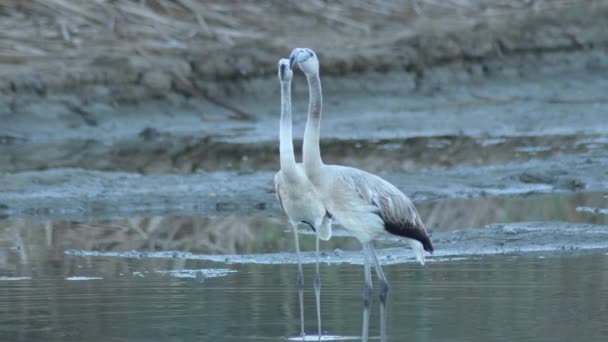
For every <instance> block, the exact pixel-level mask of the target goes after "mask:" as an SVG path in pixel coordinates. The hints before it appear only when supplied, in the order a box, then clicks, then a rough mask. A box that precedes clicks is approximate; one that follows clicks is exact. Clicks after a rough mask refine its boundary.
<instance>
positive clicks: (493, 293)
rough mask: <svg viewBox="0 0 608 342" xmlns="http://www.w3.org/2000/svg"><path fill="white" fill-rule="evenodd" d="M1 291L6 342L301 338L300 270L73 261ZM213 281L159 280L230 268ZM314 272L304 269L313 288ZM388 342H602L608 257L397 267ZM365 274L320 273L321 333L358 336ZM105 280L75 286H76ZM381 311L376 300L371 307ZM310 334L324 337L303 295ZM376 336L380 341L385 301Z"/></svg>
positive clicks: (0, 285) (353, 269)
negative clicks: (75, 277) (177, 272)
mask: <svg viewBox="0 0 608 342" xmlns="http://www.w3.org/2000/svg"><path fill="white" fill-rule="evenodd" d="M31 267H32V270H33V274H32V279H31V280H27V279H24V280H12V281H11V280H0V308H1V309H0V310H1V312H2V320H1V321H0V337H1V340H3V341H281V340H285V339H286V337H289V336H293V335H295V334H296V333H297V332H298V331H299V321H298V317H297V312H298V308H297V305H298V304H297V295H296V289H295V288H294V286H293V284H294V281H293V280H294V270H295V268H294V267H293V266H291V265H228V266H227V265H218V264H217V263H201V262H185V263H183V264H180V263H179V262H177V263H176V261H174V260H160V261H159V260H125V259H106V258H77V257H68V258H66V259H65V260H64V261H63V262H62V263H59V264H57V263H49V264H47V265H46V266H43V265H37V266H33V265H32V266H31ZM226 267H228V268H229V269H230V270H232V271H235V272H231V273H227V274H225V275H224V276H220V277H215V278H204V277H199V278H179V277H174V276H170V275H163V274H158V273H156V272H155V271H156V270H159V269H162V270H168V269H180V268H188V269H205V268H206V269H209V268H226ZM311 271H312V269H311V268H310V267H305V273H306V275H308V276H309V277H307V280H308V285H310V275H311V274H312V273H311ZM385 272H387V276H388V277H389V279H390V281H391V285H392V292H391V294H390V305H389V337H390V340H391V341H403V340H414V341H425V340H428V341H526V340H529V341H560V340H561V341H573V340H576V339H581V340H585V341H605V340H606V338H608V325H607V324H606V317H608V316H607V313H608V292H607V291H606V288H608V277H606V274H607V272H608V256H607V255H603V254H595V255H579V256H569V257H557V258H539V257H498V256H490V257H480V258H472V259H467V260H461V261H452V262H442V263H434V264H430V265H427V266H426V267H424V268H423V267H421V266H418V265H412V264H409V265H389V266H386V267H385ZM361 273H362V272H361V267H357V266H355V265H331V266H323V267H322V279H323V281H324V282H323V290H322V308H323V324H324V325H323V327H324V330H325V331H326V332H327V333H329V334H333V335H339V336H353V335H357V334H359V333H360V321H361V301H360V295H361V285H362V284H361V281H362V274H361ZM73 275H80V276H87V277H90V276H95V277H99V278H103V279H91V280H73V281H70V280H66V278H67V277H68V276H73ZM374 299H375V298H374ZM305 303H306V307H305V312H306V314H307V315H306V327H307V331H309V332H313V331H315V330H316V325H315V317H314V314H313V313H314V306H313V303H314V296H313V293H312V291H309V290H308V288H307V291H306V293H305ZM373 304H374V305H373V308H372V319H371V326H370V329H371V330H370V331H371V334H372V335H375V336H377V333H378V326H379V324H378V307H377V304H378V301H377V300H375V302H374V303H373Z"/></svg>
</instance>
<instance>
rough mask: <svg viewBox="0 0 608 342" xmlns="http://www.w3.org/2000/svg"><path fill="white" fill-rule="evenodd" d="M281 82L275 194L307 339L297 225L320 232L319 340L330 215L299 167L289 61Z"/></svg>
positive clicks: (283, 66)
mask: <svg viewBox="0 0 608 342" xmlns="http://www.w3.org/2000/svg"><path fill="white" fill-rule="evenodd" d="M278 69H279V70H278V75H279V81H280V83H281V120H280V133H279V134H280V139H279V145H280V147H279V152H280V163H281V170H280V171H279V172H277V174H276V175H275V176H274V190H275V195H276V198H277V201H278V202H279V205H280V207H281V210H282V211H283V212H284V213H285V214H286V215H287V217H288V218H289V222H290V225H291V228H292V230H293V234H294V244H295V248H296V257H297V259H298V284H297V285H298V292H299V299H300V328H301V334H302V338H304V305H303V284H304V280H303V273H302V264H301V262H300V248H299V241H298V232H297V224H298V223H300V222H303V223H306V224H307V225H309V226H310V227H311V228H312V229H313V230H314V231H316V232H317V234H316V235H317V238H316V256H317V262H316V273H315V280H314V290H315V297H316V307H317V321H318V331H319V336H320V334H321V310H320V289H321V280H320V277H319V239H323V240H328V239H329V238H330V237H331V215H330V214H329V213H328V212H327V210H326V209H325V206H324V205H323V203H322V201H321V197H320V196H319V194H318V192H317V191H316V189H315V187H314V186H313V185H312V183H311V182H310V181H309V180H308V178H307V177H306V172H305V170H304V167H303V165H302V164H296V161H295V156H294V152H293V141H292V119H291V79H292V75H293V72H292V71H291V68H290V66H289V61H288V60H287V59H281V60H280V61H279V66H278Z"/></svg>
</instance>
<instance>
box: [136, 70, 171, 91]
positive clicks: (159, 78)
mask: <svg viewBox="0 0 608 342" xmlns="http://www.w3.org/2000/svg"><path fill="white" fill-rule="evenodd" d="M171 81H172V80H171V75H169V74H167V73H165V72H163V71H160V70H151V71H147V72H146V73H144V76H143V77H142V79H141V84H142V85H144V86H145V87H146V88H148V89H149V90H150V91H151V92H152V93H153V94H154V95H165V94H166V93H168V92H169V91H170V90H171Z"/></svg>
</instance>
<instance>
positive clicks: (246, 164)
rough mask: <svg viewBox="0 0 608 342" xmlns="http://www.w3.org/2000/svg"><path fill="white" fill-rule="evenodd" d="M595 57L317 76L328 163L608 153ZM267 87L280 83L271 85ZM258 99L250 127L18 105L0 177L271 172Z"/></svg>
mask: <svg viewBox="0 0 608 342" xmlns="http://www.w3.org/2000/svg"><path fill="white" fill-rule="evenodd" d="M592 56H593V54H583V53H569V54H564V55H562V57H563V58H562V59H560V61H559V62H558V63H556V64H550V63H548V64H547V65H545V68H546V70H544V71H543V70H536V71H534V72H532V71H529V72H525V73H522V74H521V75H519V76H513V77H510V78H509V77H504V76H500V77H499V76H480V78H474V79H470V78H469V79H466V78H465V79H463V80H462V81H461V82H458V81H457V80H450V81H445V82H442V83H438V86H437V87H435V88H433V90H432V92H428V93H424V92H416V91H414V90H413V89H414V88H413V87H414V86H413V83H407V82H405V83H404V82H403V79H404V78H406V79H407V74H405V73H403V72H395V73H388V74H378V73H373V74H361V75H359V76H358V77H357V78H355V77H352V78H348V79H346V78H329V79H325V78H324V84H327V86H326V87H325V93H326V94H325V97H324V98H325V106H324V118H323V131H322V137H323V151H324V154H325V159H326V160H327V161H329V162H333V163H344V164H351V165H358V166H360V167H364V168H367V169H368V170H370V171H378V170H380V168H383V169H384V168H386V169H387V170H390V171H399V170H401V171H403V170H420V169H425V168H443V167H450V166H458V165H463V164H464V165H488V164H491V163H503V162H508V161H512V160H521V161H525V160H528V159H529V158H530V157H540V158H544V157H551V156H556V155H562V154H585V153H587V152H589V151H590V150H593V149H602V148H605V144H606V140H605V139H604V137H605V135H606V133H607V132H608V121H606V120H605V118H606V117H608V99H606V95H605V94H606V93H608V82H607V81H606V79H607V78H606V76H607V75H608V74H606V70H608V68H606V69H604V70H603V71H602V70H599V71H597V72H590V71H588V70H583V69H579V70H577V69H576V68H575V67H572V63H571V62H572V61H573V60H575V59H578V60H584V59H585V58H591V57H592ZM568 61H570V62H568ZM535 63H536V64H537V65H539V64H542V60H539V59H536V62H535ZM268 82H272V84H273V85H272V86H271V87H270V88H272V89H274V88H275V87H276V80H274V78H273V80H272V81H270V80H268ZM378 84H381V86H374V87H370V85H378ZM439 84H440V85H441V86H439ZM252 88H254V89H257V88H260V87H258V86H252ZM261 88H263V87H261ZM295 88H296V89H295V92H294V106H295V107H294V111H295V117H294V120H295V123H294V130H295V133H294V135H295V137H296V145H297V146H298V147H299V145H300V140H299V139H301V137H302V132H303V127H304V123H305V120H306V117H305V115H304V113H305V112H306V103H307V97H308V94H307V89H306V83H305V81H304V80H303V79H301V78H300V79H298V80H297V82H296V83H295ZM274 90H276V89H274ZM263 99H264V100H263V101H260V100H259V98H257V97H256V96H243V97H239V98H238V99H235V103H236V104H237V105H238V106H239V107H242V108H248V109H250V110H251V111H252V112H255V113H259V114H256V117H257V120H256V121H251V122H242V121H234V120H227V119H226V117H225V116H224V115H225V114H227V112H226V110H225V109H224V110H222V109H220V108H218V107H214V106H213V105H210V104H208V103H206V104H205V103H204V101H201V100H199V99H185V98H184V99H181V100H179V99H176V100H175V103H173V104H172V102H167V101H161V100H156V101H147V102H145V103H142V104H140V105H133V106H127V107H116V108H114V107H111V106H108V105H104V104H100V103H97V104H90V105H89V106H76V105H75V104H74V103H75V102H74V101H68V100H66V99H64V100H62V101H63V102H61V101H60V102H57V103H55V104H52V103H45V104H40V103H37V102H31V103H30V102H22V103H20V104H18V105H17V106H18V108H19V113H13V114H9V115H5V116H4V117H3V122H2V128H3V129H2V130H0V172H19V171H27V170H44V169H49V168H65V167H70V168H74V167H76V168H86V169H95V170H104V171H127V172H139V173H191V172H196V171H199V170H205V171H216V170H237V171H241V172H251V171H254V170H272V169H275V168H276V165H278V163H277V160H276V158H277V151H276V148H277V145H278V143H277V125H278V123H277V121H278V120H277V106H278V99H277V97H276V93H275V92H273V93H272V95H270V94H266V95H264V96H263Z"/></svg>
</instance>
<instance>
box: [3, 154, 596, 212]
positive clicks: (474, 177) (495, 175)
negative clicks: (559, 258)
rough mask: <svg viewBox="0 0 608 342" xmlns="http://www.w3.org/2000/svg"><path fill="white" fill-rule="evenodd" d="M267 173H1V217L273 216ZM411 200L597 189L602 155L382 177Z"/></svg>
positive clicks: (272, 199) (84, 171)
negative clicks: (167, 214)
mask: <svg viewBox="0 0 608 342" xmlns="http://www.w3.org/2000/svg"><path fill="white" fill-rule="evenodd" d="M273 175H274V172H255V173H236V172H202V173H195V174H190V175H181V174H168V175H147V176H146V175H139V174H132V173H119V172H98V171H87V170H79V169H55V170H49V171H43V172H21V173H16V174H2V175H0V184H2V191H0V204H2V205H3V207H2V208H3V209H2V212H3V213H4V215H10V216H25V217H39V218H49V217H66V218H85V217H89V218H112V217H128V216H131V215H159V214H165V213H172V214H176V215H177V214H184V215H204V216H214V215H279V211H278V207H277V204H276V200H275V198H274V194H273V191H272V177H273ZM381 175H382V176H383V177H384V178H386V179H387V180H388V181H390V182H392V183H393V184H395V185H396V186H397V187H398V188H400V189H401V190H403V191H404V192H405V193H406V194H408V195H409V196H410V197H411V198H412V199H413V200H414V201H425V200H436V199H442V198H466V197H480V196H524V195H526V194H535V193H554V192H571V191H578V190H587V191H604V190H605V189H606V188H608V184H607V183H606V181H607V180H608V156H606V155H602V156H591V157H583V156H563V157H558V158H549V159H545V160H530V161H527V162H522V163H507V164H501V165H490V166H482V167H473V166H469V167H466V166H462V167H454V168H450V169H447V170H434V171H433V170H431V171H421V172H411V173H408V174H403V173H382V174H381Z"/></svg>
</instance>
